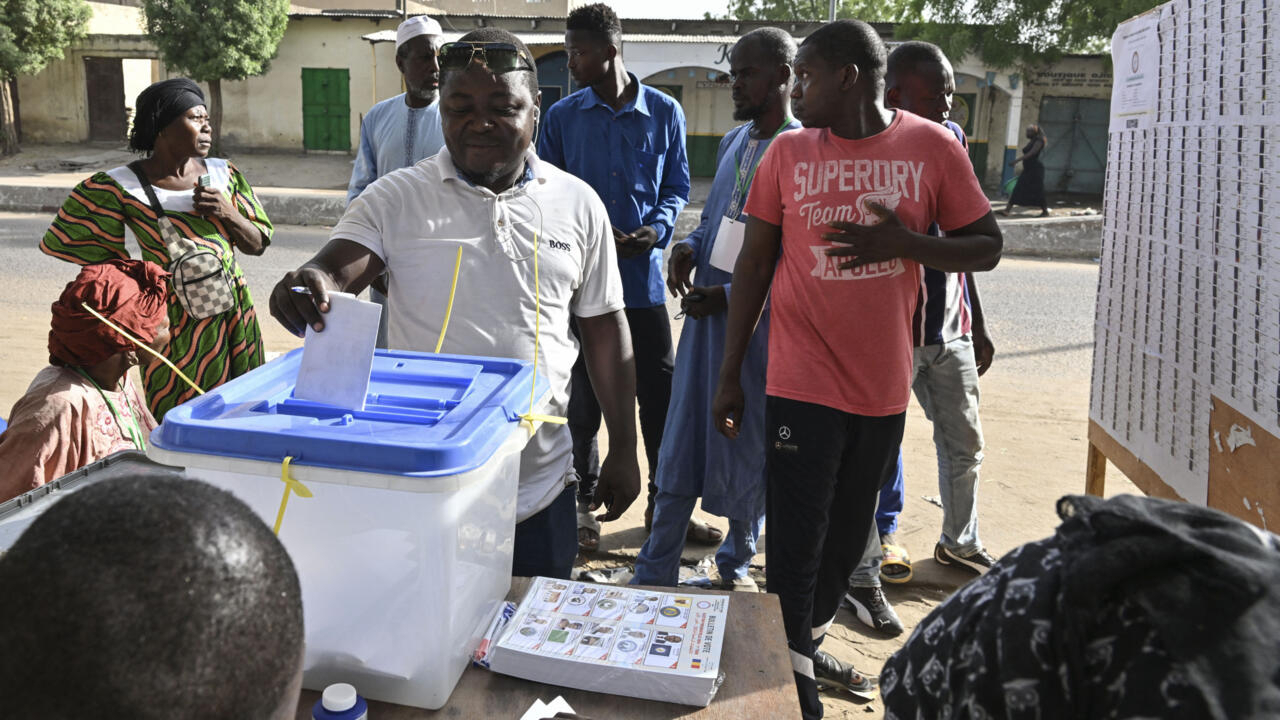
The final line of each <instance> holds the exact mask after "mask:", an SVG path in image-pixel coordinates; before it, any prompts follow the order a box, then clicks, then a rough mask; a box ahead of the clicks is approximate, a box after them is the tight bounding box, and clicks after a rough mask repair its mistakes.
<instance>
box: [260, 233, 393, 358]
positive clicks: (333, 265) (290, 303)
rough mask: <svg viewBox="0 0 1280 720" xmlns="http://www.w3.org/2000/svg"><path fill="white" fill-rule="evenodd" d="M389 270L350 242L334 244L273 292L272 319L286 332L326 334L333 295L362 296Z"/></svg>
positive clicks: (288, 276) (361, 248) (377, 258)
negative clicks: (331, 295) (338, 293)
mask: <svg viewBox="0 0 1280 720" xmlns="http://www.w3.org/2000/svg"><path fill="white" fill-rule="evenodd" d="M385 269H386V266H385V265H384V264H383V262H382V260H381V259H380V258H379V257H378V256H376V255H373V254H371V253H369V252H368V251H367V250H366V249H365V248H363V247H361V246H359V245H357V244H355V243H351V242H347V241H341V240H339V241H336V242H333V241H331V242H330V243H329V244H328V245H325V246H324V248H323V249H321V251H320V253H319V254H318V255H316V257H314V258H312V259H311V261H310V262H307V263H306V264H304V265H303V266H302V267H300V268H298V269H297V270H294V271H292V272H288V273H285V276H284V277H283V278H281V279H280V282H278V283H276V286H275V288H274V289H272V291H271V302H270V307H271V316H272V317H274V318H275V319H276V320H278V321H280V324H281V325H283V326H284V327H285V329H286V330H288V331H289V332H291V333H293V334H294V335H297V336H298V337H302V336H303V333H305V332H306V328H307V327H308V326H309V327H311V329H313V330H315V331H316V332H322V331H323V330H324V325H325V323H324V317H323V314H324V313H327V312H329V293H330V292H333V291H335V290H345V291H347V292H351V293H358V292H360V291H361V290H363V289H365V288H366V287H368V286H369V284H370V283H371V282H373V280H374V279H375V278H377V277H378V276H379V275H381V274H382V272H383V271H384V270H385Z"/></svg>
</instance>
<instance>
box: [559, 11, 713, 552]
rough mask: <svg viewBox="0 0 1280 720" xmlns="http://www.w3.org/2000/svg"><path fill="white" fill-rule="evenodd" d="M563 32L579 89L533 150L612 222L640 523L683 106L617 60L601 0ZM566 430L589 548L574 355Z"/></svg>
mask: <svg viewBox="0 0 1280 720" xmlns="http://www.w3.org/2000/svg"><path fill="white" fill-rule="evenodd" d="M564 38H565V39H564V44H565V51H566V52H567V53H568V55H569V72H570V73H571V74H572V75H573V80H574V82H575V83H577V84H578V86H579V87H581V88H582V89H581V90H579V91H577V92H575V93H573V94H572V95H570V96H569V97H566V98H564V99H563V100H560V101H559V102H557V103H556V104H555V105H552V106H551V108H550V109H548V110H547V113H546V117H544V118H543V121H542V130H541V134H540V136H539V139H538V157H539V158H541V159H542V160H545V161H547V162H549V163H551V164H552V165H555V166H556V167H558V168H560V169H562V170H564V171H566V172H568V173H571V174H573V175H576V176H577V177H579V178H581V179H582V180H584V181H586V183H587V184H588V185H590V186H591V187H592V189H594V190H595V191H596V194H598V195H599V196H600V199H601V200H603V201H604V206H605V209H606V210H607V211H608V212H609V222H610V223H611V224H612V225H613V237H614V243H615V245H616V246H617V254H618V269H619V271H621V273H622V291H623V295H624V296H625V299H626V303H627V322H628V324H629V326H630V328H631V346H632V348H633V349H634V350H635V356H636V357H635V359H636V394H637V401H638V404H639V406H640V432H641V434H642V435H643V437H644V451H645V456H646V457H647V458H648V460H649V502H648V509H647V510H646V511H645V527H646V528H648V527H650V526H651V524H652V517H653V497H654V493H655V487H654V484H653V473H654V471H655V470H656V469H657V467H658V448H659V446H660V445H661V444H662V426H663V423H664V422H666V419H667V404H668V403H669V402H670V400H671V373H672V369H673V367H674V365H675V350H674V348H673V347H672V340H671V318H670V317H668V315H667V306H666V287H665V286H664V284H663V281H662V251H663V249H664V248H665V247H666V246H667V243H668V242H670V241H671V235H672V233H673V231H674V229H675V224H676V218H677V217H678V216H679V215H680V210H682V209H683V208H684V206H685V204H686V203H688V202H689V160H688V157H687V155H686V153H685V122H684V111H683V110H681V109H680V104H679V103H677V102H676V101H675V100H674V99H672V98H671V96H669V95H667V94H666V93H664V92H662V91H660V90H657V89H655V88H652V87H649V86H647V85H643V84H641V83H640V80H639V79H637V78H636V76H635V75H633V74H631V73H629V72H627V69H626V67H625V66H624V65H623V62H622V23H621V22H619V20H618V16H617V14H616V13H614V11H613V10H612V9H611V8H610V7H609V6H608V5H604V4H602V3H595V4H592V5H584V6H583V7H580V8H578V9H576V10H574V11H573V12H572V13H570V14H569V18H568V20H566V21H565V36H564ZM575 332H577V331H576V329H575ZM569 430H570V432H571V433H572V434H573V464H574V468H575V469H576V470H577V471H578V479H579V485H578V537H579V545H580V546H581V547H582V548H583V549H585V550H594V549H595V548H596V547H597V546H598V545H599V542H600V526H599V525H598V524H597V523H596V522H595V520H594V519H593V517H592V515H591V512H590V506H591V504H592V499H591V498H592V494H593V492H594V491H595V487H596V478H597V477H598V475H599V473H600V463H599V451H598V449H597V447H596V434H597V433H598V432H599V430H600V406H599V404H598V403H597V402H596V399H595V396H594V395H592V393H591V382H590V380H589V379H588V377H587V369H586V363H585V362H584V360H583V358H579V360H578V364H577V365H576V366H574V369H573V392H572V395H571V398H570V401H569ZM689 534H690V537H691V539H694V540H697V541H700V542H707V543H718V542H720V540H721V539H722V538H723V537H724V534H723V533H721V532H720V531H719V530H717V529H715V528H711V527H708V526H707V525H705V524H702V523H698V522H696V521H693V520H691V521H690V526H689Z"/></svg>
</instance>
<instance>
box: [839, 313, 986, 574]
mask: <svg viewBox="0 0 1280 720" xmlns="http://www.w3.org/2000/svg"><path fill="white" fill-rule="evenodd" d="M914 357H915V363H914V364H915V367H914V373H915V377H914V379H913V380H912V382H911V388H912V390H914V391H915V395H916V400H917V401H919V403H920V407H921V408H923V409H924V414H925V417H926V418H928V419H929V420H930V421H931V422H932V423H933V443H934V445H935V446H936V447H937V452H938V493H939V497H940V498H941V500H942V534H941V536H940V537H939V539H938V542H940V543H941V544H942V545H943V546H944V547H946V548H947V549H949V550H952V551H954V552H955V553H956V554H958V555H968V554H970V553H973V552H976V551H978V550H981V549H982V541H981V540H979V539H978V468H979V467H981V465H982V445H983V441H982V421H981V420H980V419H979V418H978V399H979V393H978V366H977V363H976V361H975V359H974V356H973V341H972V340H971V339H970V338H969V336H968V335H965V336H964V337H961V338H957V339H955V340H952V341H951V342H948V343H944V344H942V345H925V346H924V347H918V348H916V349H915V353H914ZM902 483H903V477H902V455H901V453H899V455H898V477H897V479H896V480H895V481H894V482H893V483H890V484H888V485H885V487H883V488H881V491H880V504H879V506H878V507H877V509H876V525H877V526H878V529H879V531H880V533H881V534H886V533H887V532H892V531H893V530H894V529H896V528H897V516H898V514H899V513H901V512H902V502H903V497H904V493H903V491H902ZM895 486H896V490H895ZM886 528H890V529H889V530H887V531H886ZM873 532H874V530H873ZM873 541H874V542H873ZM873 541H868V543H867V549H866V551H865V552H864V553H863V555H862V560H861V562H859V563H858V569H857V570H854V572H853V575H851V576H850V578H849V583H850V584H851V585H854V586H858V587H879V585H880V561H881V560H882V559H883V558H882V556H881V554H880V541H879V538H873Z"/></svg>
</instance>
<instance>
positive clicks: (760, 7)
mask: <svg viewBox="0 0 1280 720" xmlns="http://www.w3.org/2000/svg"><path fill="white" fill-rule="evenodd" d="M910 3H911V0H840V6H839V8H838V9H837V11H836V17H841V18H857V19H859V20H865V21H867V22H902V21H903V20H906V19H908V18H909V17H911V15H910V14H909V13H910V12H911V10H910V7H909V5H910ZM830 12H831V10H830V4H829V0H729V10H728V13H727V14H726V15H725V17H728V18H735V19H738V20H777V21H806V20H826V19H827V18H828V17H829V15H830ZM707 18H708V19H711V14H710V13H707Z"/></svg>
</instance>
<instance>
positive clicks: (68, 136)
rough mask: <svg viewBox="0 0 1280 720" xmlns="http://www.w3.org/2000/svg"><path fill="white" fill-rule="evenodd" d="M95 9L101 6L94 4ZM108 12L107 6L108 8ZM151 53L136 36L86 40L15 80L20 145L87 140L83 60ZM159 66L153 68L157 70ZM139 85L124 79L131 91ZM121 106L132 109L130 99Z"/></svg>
mask: <svg viewBox="0 0 1280 720" xmlns="http://www.w3.org/2000/svg"><path fill="white" fill-rule="evenodd" d="M95 4H100V3H95ZM108 7H110V6H108ZM156 56H157V53H156V50H155V48H154V47H153V46H152V45H151V43H150V42H149V41H147V39H146V38H145V37H142V36H140V35H133V36H128V35H91V36H89V37H88V38H86V39H85V40H83V41H82V42H81V43H80V44H79V45H77V46H76V47H75V48H74V49H72V50H70V51H68V52H67V54H66V57H64V58H63V59H61V60H57V61H55V62H52V63H50V64H49V65H48V66H47V67H45V69H44V70H41V71H40V72H39V73H37V74H35V75H23V76H20V77H19V78H18V104H19V108H20V112H21V113H22V139H23V142H30V143H74V142H83V141H84V140H86V139H87V138H88V137H89V98H88V88H86V87H85V72H84V59H85V58H86V57H118V58H155V57H156ZM158 65H159V63H155V64H154V65H153V69H157V70H158ZM137 82H138V79H136V78H133V79H130V78H126V86H127V87H133V86H135V85H136V84H137ZM125 104H126V105H128V106H130V107H132V105H133V98H126V101H125Z"/></svg>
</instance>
